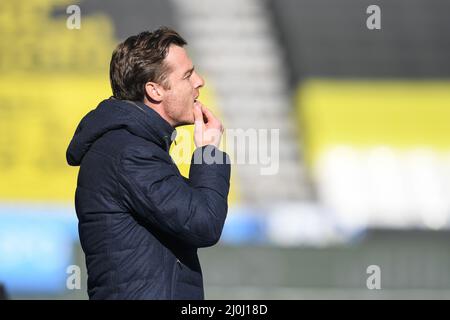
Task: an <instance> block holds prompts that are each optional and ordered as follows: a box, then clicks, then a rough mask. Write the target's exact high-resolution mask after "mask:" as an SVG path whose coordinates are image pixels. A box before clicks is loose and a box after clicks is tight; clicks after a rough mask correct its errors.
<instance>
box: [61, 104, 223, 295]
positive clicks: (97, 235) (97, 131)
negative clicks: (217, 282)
mask: <svg viewBox="0 0 450 320" xmlns="http://www.w3.org/2000/svg"><path fill="white" fill-rule="evenodd" d="M173 133H174V129H173V127H172V126H171V125H170V124H169V123H168V122H166V121H165V120H164V119H163V118H162V117H161V116H160V115H159V114H158V113H156V112H155V111H154V110H153V109H151V108H149V107H147V106H146V105H145V104H143V103H139V102H128V101H121V100H116V99H114V98H111V99H107V100H104V101H102V102H101V103H100V104H99V105H98V107H97V108H96V109H95V110H92V111H91V112H89V113H88V114H87V115H86V116H85V117H84V118H83V119H82V121H81V122H80V124H79V125H78V127H77V129H76V131H75V135H74V137H73V139H72V141H71V142H70V145H69V147H68V149H67V161H68V163H69V164H70V165H72V166H80V170H79V174H78V183H77V189H76V194H75V208H76V212H77V216H78V220H79V223H78V230H79V237H80V242H81V246H82V248H83V251H84V253H85V255H86V265H87V271H88V294H89V298H90V299H203V298H204V293H203V278H202V271H201V268H200V263H199V259H198V255H197V249H198V248H201V247H208V246H212V245H214V244H215V243H217V241H218V240H219V238H220V235H221V232H222V228H223V225H224V222H225V218H226V215H227V209H228V206H227V197H228V191H229V180H230V164H229V158H228V156H227V155H226V154H225V153H223V152H221V151H220V150H219V149H217V148H215V147H213V146H206V147H202V148H197V149H196V150H195V151H194V153H193V157H192V159H194V158H197V159H202V156H203V155H204V152H205V151H207V152H209V154H210V156H211V155H212V156H214V159H216V160H217V159H221V160H218V161H216V162H215V163H211V161H210V160H207V161H202V163H197V161H196V162H195V164H194V163H193V162H191V168H190V172H189V179H187V178H184V177H183V176H182V175H181V174H180V172H179V170H178V168H177V166H176V165H175V164H174V162H173V160H172V158H171V157H170V155H169V152H168V151H169V147H170V144H171V142H172V139H171V137H173V136H174V135H173ZM209 159H210V158H209Z"/></svg>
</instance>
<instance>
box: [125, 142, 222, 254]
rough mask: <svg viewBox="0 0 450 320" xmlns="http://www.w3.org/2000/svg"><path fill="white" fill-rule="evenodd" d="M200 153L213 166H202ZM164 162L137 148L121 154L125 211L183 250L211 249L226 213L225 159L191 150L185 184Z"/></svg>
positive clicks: (217, 152)
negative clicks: (171, 238)
mask: <svg viewBox="0 0 450 320" xmlns="http://www.w3.org/2000/svg"><path fill="white" fill-rule="evenodd" d="M205 151H206V152H205ZM205 154H209V158H211V155H212V156H213V157H214V159H216V160H217V161H215V163H214V162H212V161H208V159H206V161H205V159H204V155H205ZM169 160H170V158H169V157H168V156H167V154H165V155H162V154H161V155H159V156H158V155H155V154H153V153H149V151H148V149H144V148H142V147H134V148H131V149H127V152H125V153H124V155H123V156H122V158H121V161H120V165H119V171H118V180H119V181H118V182H119V185H120V186H121V189H122V190H121V191H122V192H123V196H124V199H125V203H126V206H127V207H129V209H130V210H132V211H133V212H134V213H136V214H138V215H139V216H141V217H142V218H144V219H145V220H147V221H148V222H149V223H150V224H151V225H153V226H154V227H155V228H158V229H160V230H162V231H164V232H166V233H169V234H171V235H172V236H174V237H176V238H178V239H179V240H181V241H183V242H185V243H186V245H190V246H193V247H197V248H200V247H208V246H212V245H214V244H215V243H217V242H218V241H219V238H220V235H221V233H222V229H223V225H224V223H225V218H226V215H227V210H228V205H227V197H228V192H229V187H230V162H229V158H228V156H227V155H226V153H224V152H221V151H220V150H219V149H217V148H215V147H213V146H211V145H209V146H205V147H202V148H197V149H196V150H195V151H194V153H193V155H192V160H191V168H190V172H189V180H187V179H185V178H183V176H181V174H180V173H179V171H178V168H177V167H176V166H175V164H173V163H171V162H170V161H169ZM209 160H210V159H209ZM200 161H201V162H202V163H199V162H200Z"/></svg>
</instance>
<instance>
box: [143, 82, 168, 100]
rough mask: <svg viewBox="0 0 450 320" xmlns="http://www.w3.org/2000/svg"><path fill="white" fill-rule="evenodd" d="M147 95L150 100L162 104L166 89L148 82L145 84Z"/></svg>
mask: <svg viewBox="0 0 450 320" xmlns="http://www.w3.org/2000/svg"><path fill="white" fill-rule="evenodd" d="M145 93H146V94H147V97H148V98H149V100H153V101H155V102H161V101H162V100H163V98H164V89H163V88H162V87H161V86H160V85H159V84H157V83H155V82H147V83H146V84H145Z"/></svg>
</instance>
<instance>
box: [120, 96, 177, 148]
mask: <svg viewBox="0 0 450 320" xmlns="http://www.w3.org/2000/svg"><path fill="white" fill-rule="evenodd" d="M111 99H115V98H111ZM115 100H117V99H115ZM119 101H121V102H125V103H127V104H128V105H129V106H130V107H134V108H136V109H135V110H139V112H141V113H143V114H144V116H141V115H138V116H137V117H136V120H137V121H138V122H139V123H141V125H143V126H144V127H145V128H146V129H147V130H148V132H149V133H150V135H148V136H142V138H144V139H147V140H152V141H154V142H156V143H158V144H159V145H160V146H161V147H163V148H164V149H165V150H166V151H169V148H170V145H171V144H172V142H173V141H174V140H175V138H176V135H177V131H176V130H175V129H174V128H173V127H172V126H171V125H170V124H169V123H168V122H167V121H166V120H165V119H164V118H163V117H161V116H160V115H159V113H158V112H156V111H155V110H153V109H152V108H150V107H149V106H147V105H146V104H145V103H143V102H139V101H128V100H119Z"/></svg>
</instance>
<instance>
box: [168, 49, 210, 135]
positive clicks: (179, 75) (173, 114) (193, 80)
mask: <svg viewBox="0 0 450 320" xmlns="http://www.w3.org/2000/svg"><path fill="white" fill-rule="evenodd" d="M165 63H167V65H168V66H169V74H168V75H167V81H168V84H169V87H170V88H169V89H165V93H164V99H163V101H162V103H163V106H164V110H165V113H166V115H167V116H168V117H169V118H170V119H171V120H172V122H173V123H175V126H179V125H185V124H193V123H194V103H196V99H197V98H198V96H199V94H200V92H199V90H200V88H201V87H202V86H203V85H204V84H205V82H204V81H203V79H202V78H201V77H200V76H199V75H198V74H197V73H196V72H195V70H194V66H193V64H192V61H191V59H189V57H188V55H187V52H186V50H185V49H184V48H182V47H179V46H176V45H171V46H170V47H169V52H168V54H167V57H166V59H165Z"/></svg>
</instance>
